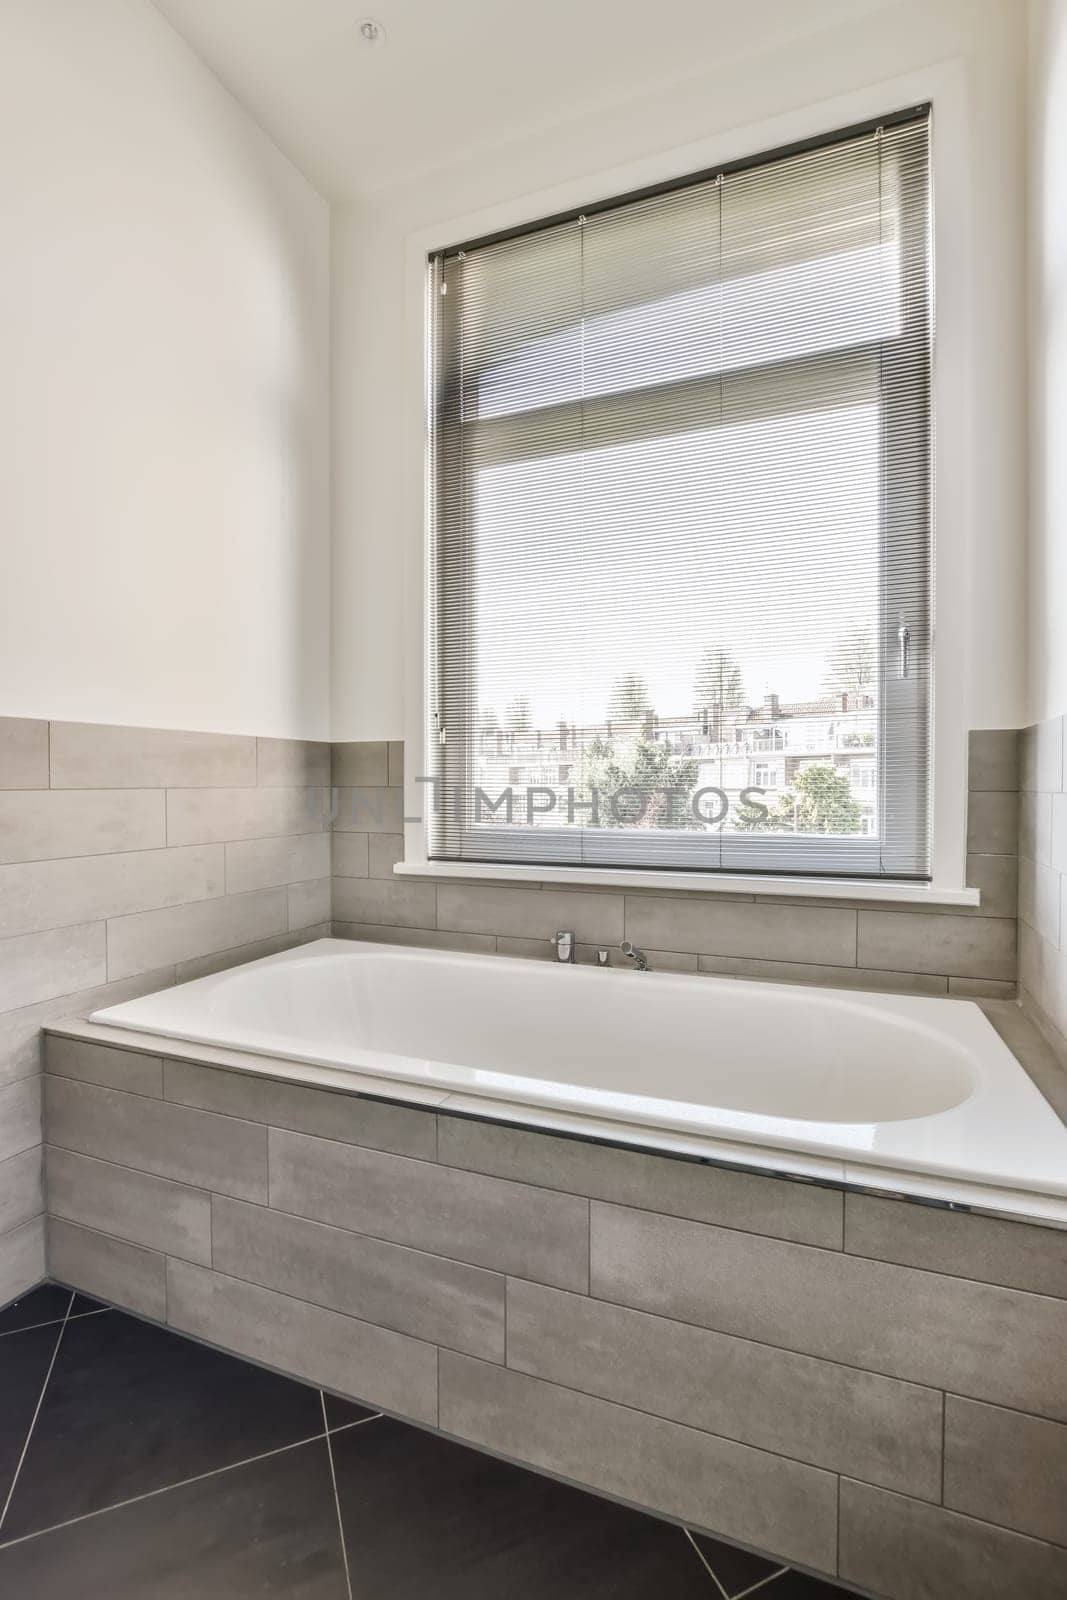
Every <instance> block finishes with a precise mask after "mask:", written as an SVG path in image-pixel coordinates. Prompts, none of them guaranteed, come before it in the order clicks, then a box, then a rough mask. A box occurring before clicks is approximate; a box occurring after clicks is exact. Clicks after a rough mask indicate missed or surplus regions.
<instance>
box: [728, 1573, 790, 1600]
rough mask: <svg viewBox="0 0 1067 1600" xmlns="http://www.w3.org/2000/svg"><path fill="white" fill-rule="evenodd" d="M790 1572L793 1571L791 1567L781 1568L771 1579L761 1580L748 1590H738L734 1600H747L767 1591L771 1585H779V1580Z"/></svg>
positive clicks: (772, 1574)
mask: <svg viewBox="0 0 1067 1600" xmlns="http://www.w3.org/2000/svg"><path fill="white" fill-rule="evenodd" d="M790 1571H792V1568H790V1567H779V1568H778V1571H777V1572H772V1573H771V1575H770V1577H768V1578H761V1579H760V1580H759V1582H758V1583H754V1584H752V1585H751V1587H750V1588H748V1589H740V1590H738V1592H737V1594H735V1595H734V1596H733V1600H747V1597H748V1595H750V1594H758V1593H759V1591H760V1590H761V1589H766V1588H767V1587H768V1585H769V1584H772V1583H777V1581H778V1579H779V1578H781V1577H782V1576H784V1574H785V1573H787V1572H790Z"/></svg>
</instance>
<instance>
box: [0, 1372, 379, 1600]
mask: <svg viewBox="0 0 1067 1600" xmlns="http://www.w3.org/2000/svg"><path fill="white" fill-rule="evenodd" d="M316 1400H317V1396H316ZM356 1431H357V1432H359V1430H358V1429H357V1430H356ZM342 1437H343V1436H342ZM0 1593H2V1594H5V1595H12V1596H14V1595H24V1596H30V1595H32V1596H33V1597H34V1600H72V1597H74V1596H77V1600H270V1597H272V1596H279V1597H281V1596H285V1597H286V1600H345V1597H346V1595H347V1589H346V1586H345V1577H344V1566H343V1560H342V1555H341V1542H340V1537H339V1534H338V1527H337V1512H336V1508H335V1506H334V1499H333V1492H332V1486H331V1483H330V1467H329V1460H328V1457H327V1453H326V1444H325V1441H324V1440H316V1441H315V1442H314V1443H312V1444H306V1445H302V1446H299V1447H297V1448H296V1449H294V1450H285V1451H283V1452H282V1453H281V1454H279V1455H273V1456H268V1457H266V1458H265V1459H264V1460H260V1461H253V1462H250V1463H248V1464H247V1465H245V1466H241V1467H235V1468H233V1469H232V1470H231V1471H229V1472H220V1473H216V1474H213V1475H212V1476H210V1477H207V1478H200V1479H198V1480H197V1481H196V1482H195V1483H187V1484H182V1485H181V1486H179V1487H178V1488H175V1489H168V1490H166V1491H165V1492H164V1493H163V1494H156V1495H150V1496H149V1497H148V1498H147V1499H144V1500H138V1501H135V1502H134V1503H133V1504H132V1505H126V1506H119V1507H117V1508H116V1509H115V1510H112V1511H106V1512H104V1513H103V1514H102V1515H100V1516H97V1517H87V1518H85V1519H84V1520H83V1521H81V1522H75V1523H73V1524H71V1525H70V1526H68V1527H65V1528H57V1529H55V1530H54V1531H53V1532H51V1533H45V1534H42V1535H40V1536H39V1537H38V1538H34V1539H26V1540H24V1541H22V1542H21V1543H20V1544H14V1545H8V1546H7V1547H6V1548H2V1549H0Z"/></svg>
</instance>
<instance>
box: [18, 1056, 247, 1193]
mask: <svg viewBox="0 0 1067 1600" xmlns="http://www.w3.org/2000/svg"><path fill="white" fill-rule="evenodd" d="M44 1081H45V1101H44V1106H45V1109H44V1128H45V1139H46V1141H47V1143H48V1144H54V1145H57V1146H59V1147H60V1148H61V1149H63V1150H73V1151H75V1152H76V1153H77V1154H79V1155H83V1156H95V1157H96V1158H97V1160H99V1161H111V1162H114V1163H115V1164H116V1165H117V1166H130V1167H136V1168H137V1169H138V1170H139V1171H141V1172H151V1173H154V1174H155V1175H156V1177H159V1178H172V1179H174V1181H175V1182H176V1183H186V1184H189V1185H190V1186H191V1187H193V1188H197V1189H212V1190H217V1191H218V1193H219V1194H232V1195H235V1196H236V1197H237V1198H238V1199H241V1200H257V1201H263V1202H265V1201H266V1198H267V1133H266V1129H265V1128H263V1127H262V1126H261V1125H259V1124H256V1123H252V1122H241V1121H239V1120H238V1119H237V1118H236V1117H218V1116H213V1115H212V1114H211V1113H210V1112H207V1111H194V1110H191V1109H190V1108H189V1107H187V1106H180V1105H172V1104H169V1103H166V1102H163V1101H158V1100H151V1099H149V1098H148V1096H147V1095H139V1094H122V1093H120V1092H119V1091H118V1090H116V1089H101V1088H98V1087H97V1086H96V1085H94V1084H87V1083H74V1082H72V1081H71V1080H70V1079H68V1078H54V1077H52V1076H50V1075H46V1077H45V1080H44Z"/></svg>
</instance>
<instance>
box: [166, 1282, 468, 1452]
mask: <svg viewBox="0 0 1067 1600" xmlns="http://www.w3.org/2000/svg"><path fill="white" fill-rule="evenodd" d="M167 1321H168V1323H169V1325H170V1326H171V1327H172V1328H175V1329H176V1330H177V1331H178V1332H179V1333H188V1334H192V1336H193V1337H194V1338H197V1339H205V1340H206V1341H207V1342H208V1343H209V1344H217V1345H220V1346H222V1348H223V1349H226V1350H232V1351H234V1352H235V1353H236V1354H237V1355H242V1356H247V1357H248V1358H249V1359H250V1360H252V1361H259V1362H262V1363H263V1364H264V1365H265V1366H269V1367H276V1368H278V1369H279V1371H282V1372H289V1373H292V1374H293V1376H294V1377H298V1378H304V1379H306V1380H307V1382H309V1383H315V1384H321V1385H323V1386H324V1387H325V1388H327V1389H334V1390H336V1391H337V1392H338V1393H340V1394H347V1395H350V1396H351V1397H352V1398H353V1399H355V1400H362V1401H363V1402H364V1403H366V1404H369V1405H372V1406H382V1407H383V1408H384V1409H385V1410H387V1411H394V1412H396V1413H397V1414H398V1415H399V1416H402V1417H410V1418H411V1419H412V1420H413V1421H415V1422H427V1423H430V1424H433V1423H436V1421H437V1351H436V1350H435V1349H434V1347H433V1345H429V1344H423V1343H420V1341H418V1340H417V1339H411V1338H408V1337H407V1336H406V1335H405V1334H400V1333H393V1332H392V1331H391V1330H389V1329H386V1328H376V1327H374V1325H373V1324H371V1323H368V1322H360V1321H358V1320H357V1319H356V1318H355V1317H347V1316H344V1315H342V1314H341V1313H340V1312H337V1311H327V1310H325V1309H323V1308H322V1307H320V1306H313V1305H308V1304H306V1303H305V1302H304V1301H302V1300H295V1299H292V1298H291V1297H290V1296H288V1295H283V1294H278V1293H276V1292H275V1291H274V1290H271V1289H263V1288H260V1287H259V1286H258V1285H257V1284H251V1283H240V1282H238V1281H237V1280H236V1279H235V1278H228V1277H225V1276H224V1275H223V1274H222V1273H220V1272H208V1271H207V1270H206V1269H205V1268H203V1267H196V1266H191V1265H190V1264H189V1263H188V1262H184V1261H173V1260H172V1261H170V1262H168V1264H167Z"/></svg>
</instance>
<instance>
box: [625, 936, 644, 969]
mask: <svg viewBox="0 0 1067 1600" xmlns="http://www.w3.org/2000/svg"><path fill="white" fill-rule="evenodd" d="M619 949H620V950H621V951H622V953H623V955H624V956H629V958H630V960H631V961H632V962H633V964H634V971H635V972H647V971H648V957H647V956H646V955H645V952H644V951H643V950H638V948H637V946H636V945H633V944H631V943H630V941H629V939H624V940H623V941H622V944H620V946H619Z"/></svg>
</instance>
